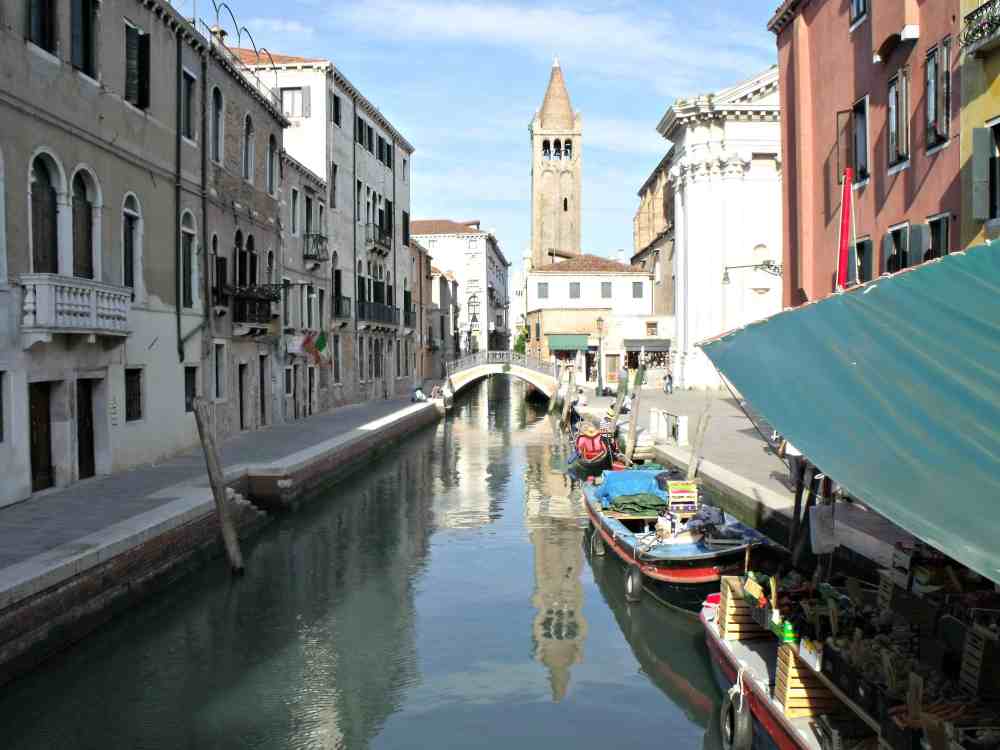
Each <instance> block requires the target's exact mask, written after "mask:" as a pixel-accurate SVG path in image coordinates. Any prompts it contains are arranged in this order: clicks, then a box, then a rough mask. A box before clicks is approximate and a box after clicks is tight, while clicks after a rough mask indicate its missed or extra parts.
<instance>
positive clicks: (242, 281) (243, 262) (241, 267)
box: [233, 229, 247, 288]
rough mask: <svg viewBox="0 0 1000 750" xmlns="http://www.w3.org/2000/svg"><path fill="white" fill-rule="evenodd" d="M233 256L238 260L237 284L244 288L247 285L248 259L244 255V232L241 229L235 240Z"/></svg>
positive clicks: (237, 232) (237, 231)
mask: <svg viewBox="0 0 1000 750" xmlns="http://www.w3.org/2000/svg"><path fill="white" fill-rule="evenodd" d="M233 257H234V258H235V260H236V286H237V287H238V288H243V287H245V286H246V285H247V259H246V258H245V257H244V255H243V232H241V231H240V230H239V229H237V230H236V237H235V238H234V240H233Z"/></svg>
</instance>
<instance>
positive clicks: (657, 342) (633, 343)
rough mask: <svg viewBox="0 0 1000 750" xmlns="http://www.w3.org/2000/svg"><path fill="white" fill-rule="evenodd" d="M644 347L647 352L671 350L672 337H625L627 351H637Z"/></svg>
mask: <svg viewBox="0 0 1000 750" xmlns="http://www.w3.org/2000/svg"><path fill="white" fill-rule="evenodd" d="M642 348H645V349H646V351H647V352H669V351H670V339H625V351H627V352H637V351H639V350H640V349H642Z"/></svg>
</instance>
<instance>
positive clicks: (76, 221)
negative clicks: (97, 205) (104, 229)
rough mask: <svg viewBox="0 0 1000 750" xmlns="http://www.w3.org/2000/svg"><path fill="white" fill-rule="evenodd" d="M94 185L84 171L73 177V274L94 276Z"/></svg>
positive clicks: (84, 277) (87, 277) (82, 276)
mask: <svg viewBox="0 0 1000 750" xmlns="http://www.w3.org/2000/svg"><path fill="white" fill-rule="evenodd" d="M96 192H97V191H96V186H95V184H94V181H93V178H92V177H91V176H90V175H89V174H88V173H87V172H84V171H82V170H81V171H79V172H77V173H76V175H75V176H74V177H73V275H74V276H78V277H80V278H83V279H92V278H94V235H95V232H94V214H95V211H94V200H95V198H96Z"/></svg>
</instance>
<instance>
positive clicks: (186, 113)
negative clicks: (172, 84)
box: [181, 70, 195, 141]
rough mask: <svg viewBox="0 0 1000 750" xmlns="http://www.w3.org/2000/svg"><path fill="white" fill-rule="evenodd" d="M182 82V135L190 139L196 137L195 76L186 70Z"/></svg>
mask: <svg viewBox="0 0 1000 750" xmlns="http://www.w3.org/2000/svg"><path fill="white" fill-rule="evenodd" d="M182 79H183V80H182V82H181V135H183V136H184V137H185V138H187V139H188V140H189V141H193V140H194V139H195V138H194V93H195V92H194V87H195V77H194V76H193V75H191V74H190V73H188V72H187V71H186V70H185V71H184V73H183V74H182Z"/></svg>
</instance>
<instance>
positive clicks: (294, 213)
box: [289, 188, 299, 235]
mask: <svg viewBox="0 0 1000 750" xmlns="http://www.w3.org/2000/svg"><path fill="white" fill-rule="evenodd" d="M289 212H290V213H291V216H290V217H289V225H290V226H291V228H292V235H296V234H298V233H299V191H298V190H296V189H295V188H292V205H291V208H290V209H289Z"/></svg>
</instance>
